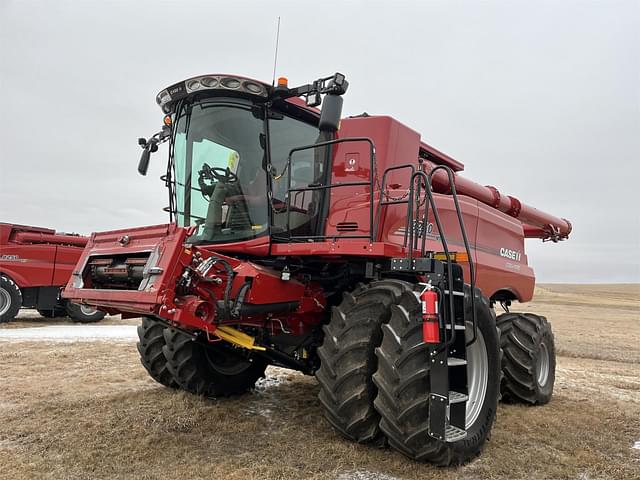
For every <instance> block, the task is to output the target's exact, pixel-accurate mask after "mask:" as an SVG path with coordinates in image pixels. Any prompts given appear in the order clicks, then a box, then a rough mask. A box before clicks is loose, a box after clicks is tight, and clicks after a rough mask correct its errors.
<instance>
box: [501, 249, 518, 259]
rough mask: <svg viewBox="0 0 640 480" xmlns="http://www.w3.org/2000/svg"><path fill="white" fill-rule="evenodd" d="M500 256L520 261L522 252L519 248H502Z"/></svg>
mask: <svg viewBox="0 0 640 480" xmlns="http://www.w3.org/2000/svg"><path fill="white" fill-rule="evenodd" d="M500 256H501V257H505V258H510V259H511V260H516V261H518V262H519V261H520V252H518V251H517V250H509V249H508V248H501V249H500Z"/></svg>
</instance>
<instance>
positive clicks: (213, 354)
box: [162, 328, 267, 397]
mask: <svg viewBox="0 0 640 480" xmlns="http://www.w3.org/2000/svg"><path fill="white" fill-rule="evenodd" d="M164 340H165V346H164V347H163V348H162V351H163V352H164V356H165V357H166V359H167V368H168V369H169V372H171V375H172V376H173V378H174V379H175V381H176V383H177V384H178V386H179V387H180V388H182V389H183V390H186V391H187V392H190V393H195V394H196V395H204V396H205V397H226V396H229V395H235V394H239V393H243V392H246V391H247V390H250V389H251V388H253V386H254V385H255V384H256V381H257V380H258V379H259V378H261V377H263V376H264V371H265V369H266V368H267V363H266V362H265V361H264V360H262V359H261V358H257V357H255V356H251V355H245V351H244V350H238V349H236V348H234V347H232V346H230V345H229V344H228V343H226V342H222V341H220V342H216V343H214V344H211V345H204V344H202V343H198V342H197V341H195V340H193V339H192V338H191V337H190V336H189V335H186V334H185V333H182V332H180V331H179V330H175V329H173V328H165V330H164ZM247 353H249V352H247Z"/></svg>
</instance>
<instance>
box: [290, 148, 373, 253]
mask: <svg viewBox="0 0 640 480" xmlns="http://www.w3.org/2000/svg"><path fill="white" fill-rule="evenodd" d="M346 142H366V143H368V144H369V181H361V182H346V183H335V184H332V183H329V184H327V185H313V186H310V185H307V186H306V187H299V188H291V170H292V169H291V160H292V157H293V154H294V153H296V152H301V151H304V150H312V149H315V148H320V147H326V146H329V145H336V144H340V143H346ZM375 157H376V147H375V144H374V143H373V140H371V139H370V138H368V137H347V138H336V139H334V140H327V141H326V142H320V143H314V144H311V145H304V146H302V147H296V148H292V149H291V150H290V151H289V155H288V157H287V165H286V167H285V168H286V169H287V232H288V234H289V237H288V239H289V241H291V240H294V239H312V240H326V239H328V238H332V237H333V238H367V239H369V241H370V242H371V243H373V242H374V241H375V232H374V214H373V210H374V202H373V196H374V188H375V174H374V171H375ZM331 172H333V158H331V159H330V160H329V165H327V169H326V173H327V174H328V175H331ZM364 185H368V186H369V189H370V195H369V235H314V236H308V235H307V236H293V235H291V192H305V191H315V190H331V189H333V188H338V187H355V186H364Z"/></svg>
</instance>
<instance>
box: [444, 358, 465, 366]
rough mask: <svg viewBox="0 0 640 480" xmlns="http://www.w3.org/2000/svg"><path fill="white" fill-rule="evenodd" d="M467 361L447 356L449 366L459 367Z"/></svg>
mask: <svg viewBox="0 0 640 480" xmlns="http://www.w3.org/2000/svg"><path fill="white" fill-rule="evenodd" d="M466 364H467V361H466V360H465V359H464V358H456V357H449V358H447V365H449V366H450V367H459V366H461V365H466Z"/></svg>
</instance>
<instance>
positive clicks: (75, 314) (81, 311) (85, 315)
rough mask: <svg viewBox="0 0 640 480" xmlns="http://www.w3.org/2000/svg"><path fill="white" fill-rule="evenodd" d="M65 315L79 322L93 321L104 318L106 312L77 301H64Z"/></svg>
mask: <svg viewBox="0 0 640 480" xmlns="http://www.w3.org/2000/svg"><path fill="white" fill-rule="evenodd" d="M64 308H65V309H66V311H67V315H69V316H70V317H71V320H73V321H74V322H79V323H95V322H99V321H100V320H102V319H103V318H104V316H105V315H106V313H104V312H101V311H100V310H98V309H97V308H95V307H90V306H88V305H78V304H77V303H72V302H66V304H65V307H64Z"/></svg>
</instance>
